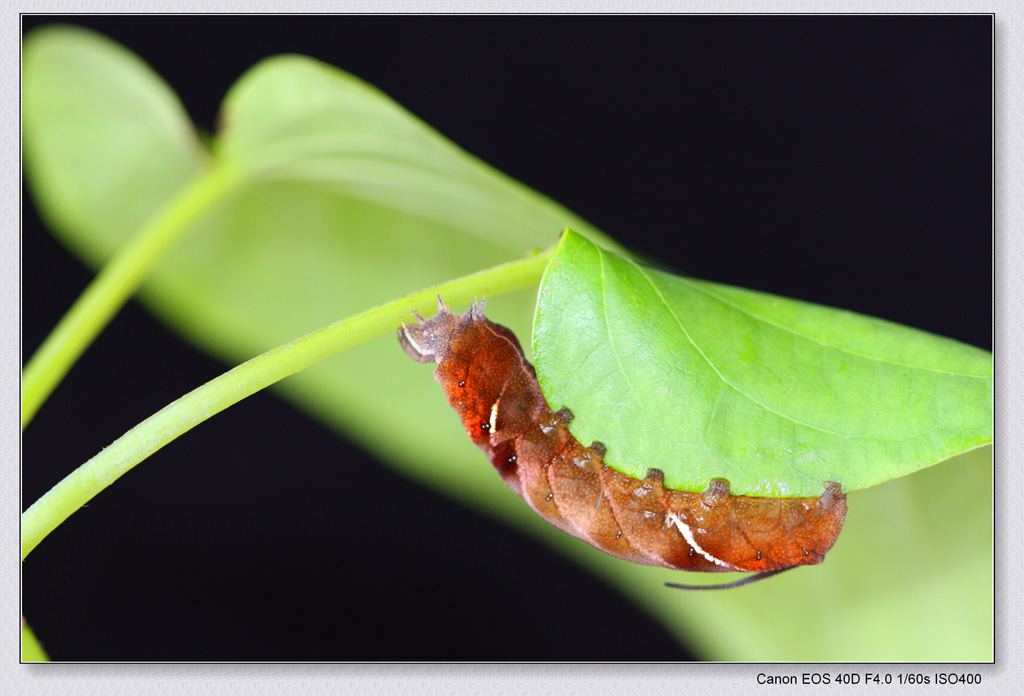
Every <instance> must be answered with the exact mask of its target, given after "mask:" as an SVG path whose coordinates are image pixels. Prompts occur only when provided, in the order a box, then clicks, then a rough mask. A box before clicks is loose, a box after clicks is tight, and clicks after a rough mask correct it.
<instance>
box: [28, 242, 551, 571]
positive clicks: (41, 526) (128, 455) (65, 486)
mask: <svg viewBox="0 0 1024 696" xmlns="http://www.w3.org/2000/svg"><path fill="white" fill-rule="evenodd" d="M552 249H553V248H552ZM552 249H548V250H547V251H545V252H543V253H541V254H537V255H535V256H531V257H528V258H525V259H522V260H519V261H513V262H511V263H506V264H503V265H501V266H495V267H494V268H491V269H488V270H485V271H480V272H478V273H474V274H472V275H469V276H464V277H463V278H459V279H457V280H452V281H449V282H447V283H442V284H441V285H436V286H434V287H432V288H428V289H426V290H421V291H420V292H416V293H413V294H411V295H406V296H405V297H403V298H401V299H398V300H394V301H392V302H388V303H387V304H383V305H380V306H378V307H374V308H373V309H368V310H366V311H365V312H361V313H359V314H356V315H354V316H351V317H349V318H348V319H343V320H341V321H339V322H336V323H334V324H331V325H330V326H326V327H324V328H322V329H319V330H317V331H314V332H313V333H311V334H307V335H305V336H303V337H301V338H297V339H295V340H294V341H291V342H290V343H286V344H284V345H283V346H278V347H277V348H274V349H272V350H269V351H267V352H266V353H264V354H262V355H260V356H258V357H255V358H253V359H252V360H249V361H248V362H245V363H242V364H241V365H239V366H237V367H235V368H233V369H231V370H229V371H228V372H226V373H224V374H223V375H221V376H220V377H217V378H215V379H213V380H211V381H209V382H207V383H206V384H204V385H203V386H201V387H199V388H198V389H196V390H194V391H191V392H189V393H188V394H186V395H185V396H183V397H181V398H180V399H178V400H177V401H174V402H173V403H171V404H169V405H167V406H165V407H164V408H163V409H161V410H160V411H158V412H156V413H155V414H153V415H152V416H150V417H149V418H147V419H146V420H144V421H143V422H142V423H140V424H139V425H137V426H135V427H134V428H132V429H131V430H129V431H128V432H127V433H125V434H124V435H122V436H121V437H120V438H118V439H117V440H116V441H114V443H113V444H111V445H110V446H109V447H107V448H105V449H104V450H103V451H101V452H100V453H99V454H97V455H96V456H95V457H93V458H92V459H90V460H89V461H87V462H85V463H84V464H82V465H81V466H80V467H78V468H77V469H75V470H74V471H73V472H71V473H70V474H69V475H68V476H67V477H65V478H64V480H62V481H61V482H60V483H58V484H57V485H56V486H54V487H53V488H51V489H50V490H49V491H47V493H46V494H45V495H43V497H41V498H40V499H39V500H37V501H36V502H35V503H33V504H32V506H31V507H30V508H29V509H28V510H26V511H25V512H24V513H23V514H22V516H21V557H22V559H24V558H25V557H26V556H27V555H28V554H29V553H30V552H31V551H32V549H34V548H35V547H36V545H37V544H39V542H40V541H42V540H43V539H44V538H45V537H46V535H47V534H49V533H50V532H51V531H53V530H54V529H56V528H57V526H58V525H59V524H60V523H61V522H63V521H64V520H66V519H67V518H68V517H70V516H71V515H72V514H73V513H74V512H75V511H76V510H78V509H79V508H80V507H82V505H84V504H85V503H87V502H88V501H89V500H90V499H91V498H92V497H93V496H95V495H96V494H97V493H99V492H100V491H101V490H103V489H104V488H106V487H107V486H109V485H110V484H111V483H113V482H114V481H116V480H117V479H118V478H119V477H120V476H122V475H123V474H124V473H125V472H127V471H128V470H129V469H131V468H132V467H133V466H135V465H136V464H138V463H139V462H141V461H142V460H143V459H145V458H146V457H148V456H149V455H150V454H152V453H153V452H155V451H157V450H158V449H160V448H161V447H163V446H164V445H166V444H167V443H169V442H170V441H171V440H173V439H175V438H176V437H178V436H179V435H181V434H183V433H185V432H187V431H188V430H190V429H192V428H194V427H195V426H196V425H198V424H199V423H202V422H203V421H204V420H206V419H207V418H210V417H211V416H213V415H214V414H216V413H219V412H220V411H223V410H224V409H225V408H227V407H228V406H230V405H232V404H234V403H236V402H238V401H241V400H242V399H244V398H245V397H247V396H249V395H251V394H254V393H256V392H257V391H259V390H260V389H263V388H264V387H267V386H269V385H271V384H273V383H274V382H277V381H278V380H281V379H283V378H285V377H287V376H288V375H291V374H294V373H296V372H298V371H300V370H302V369H304V368H306V367H309V366H310V365H312V364H314V363H316V362H318V361H320V360H323V359H324V358H327V357H330V356H331V355H334V354H335V353H338V352H340V351H343V350H345V349H346V348H351V347H353V346H357V345H359V344H360V343H364V342H366V341H368V340H370V339H371V338H374V337H376V336H379V335H381V334H383V333H385V332H387V331H392V330H394V329H396V328H398V326H399V325H400V324H401V323H402V321H403V320H408V319H409V318H410V310H413V309H415V310H417V311H420V312H423V313H430V312H431V311H432V310H433V308H434V307H435V306H436V305H435V303H436V302H437V298H436V296H437V295H438V294H441V295H444V297H445V299H446V301H448V302H449V303H450V304H452V305H458V304H465V303H466V302H469V301H470V300H471V299H473V298H474V297H483V296H485V295H486V296H492V297H493V296H495V295H500V294H503V293H506V292H511V291H512V290H519V289H521V288H525V287H529V286H531V285H535V284H537V282H538V281H539V280H540V277H541V274H542V273H543V272H544V267H545V266H546V264H547V260H548V257H549V256H550V255H551V252H552Z"/></svg>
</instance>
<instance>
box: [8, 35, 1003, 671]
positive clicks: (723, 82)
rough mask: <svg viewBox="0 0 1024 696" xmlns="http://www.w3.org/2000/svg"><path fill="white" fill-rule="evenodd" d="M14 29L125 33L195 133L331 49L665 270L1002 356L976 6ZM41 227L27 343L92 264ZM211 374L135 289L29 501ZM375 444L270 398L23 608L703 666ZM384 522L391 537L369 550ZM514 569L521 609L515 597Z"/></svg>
mask: <svg viewBox="0 0 1024 696" xmlns="http://www.w3.org/2000/svg"><path fill="white" fill-rule="evenodd" d="M23 19H24V22H23V26H24V28H25V29H26V30H28V29H30V28H31V27H32V26H35V25H38V24H40V23H47V22H54V21H65V22H71V23H75V24H79V25H84V26H89V27H92V28H95V29H96V30H98V31H100V32H102V33H104V34H106V35H107V36H109V37H111V38H113V39H115V40H117V41H119V42H121V43H123V44H124V45H126V46H127V47H128V48H130V49H132V50H133V51H135V52H137V53H138V54H139V55H141V56H142V57H143V59H145V60H146V61H147V62H148V63H149V64H150V65H152V66H153V68H154V69H155V70H156V71H157V72H158V73H159V74H160V75H162V76H163V78H164V79H165V80H167V82H168V83H169V84H170V85H171V87H172V88H173V89H174V90H176V91H177V93H178V94H179V95H180V97H181V99H182V101H183V102H184V104H185V107H186V108H187V110H188V112H189V114H190V115H191V117H192V118H193V119H194V121H195V122H196V123H197V124H198V125H199V127H200V128H202V129H204V130H213V127H214V123H215V119H216V113H217V109H218V107H219V103H220V100H221V98H222V97H223V95H224V93H225V92H226V90H227V89H228V87H229V86H230V85H231V84H232V82H234V81H235V80H236V79H237V78H238V77H239V76H240V75H241V74H242V73H243V72H244V71H245V70H246V69H247V68H249V67H251V66H252V65H253V64H254V63H255V62H257V61H258V60H260V59H261V58H264V57H267V56H270V55H273V54H277V53H284V52H296V53H302V54H306V55H310V56H313V57H315V58H318V59H321V60H323V61H325V62H328V63H331V64H333V65H336V66H338V67H341V68H343V69H345V70H348V71H350V72H352V73H354V74H355V75H358V76H359V77H361V78H363V79H365V80H367V81H368V82H370V83H372V84H374V85H376V86H377V87H379V88H381V89H382V90H383V91H384V92H386V93H388V94H389V95H390V96H392V97H393V98H394V99H396V100H397V101H398V102H399V103H401V104H403V105H404V106H405V107H406V108H408V109H409V110H410V111H412V112H413V113H414V114H416V115H417V116H419V117H421V118H422V119H423V120H425V121H426V122H427V123H429V124H430V125H432V126H434V127H435V128H437V129H438V130H439V131H440V132H441V133H443V134H445V135H446V136H448V137H450V138H451V139H453V140H454V141H455V142H456V143H457V144H459V145H460V146H462V147H463V148H465V149H466V150H468V151H469V152H471V153H473V154H475V155H477V156H479V157H480V158H482V159H483V160H484V161H486V162H488V163H490V164H492V165H494V166H495V167H497V168H498V169H500V170H502V171H504V172H506V173H508V174H510V175H511V176H513V177H515V178H518V179H519V180H521V181H523V182H525V183H526V184H528V185H530V186H532V187H534V188H536V189H537V190H539V191H541V192H543V193H545V194H547V195H549V196H551V197H552V198H554V199H555V200H557V201H559V202H561V203H563V204H564V205H566V206H567V207H569V208H570V209H572V210H574V211H575V212H577V213H579V214H580V215H582V216H583V217H585V218H587V219H588V220H590V221H591V222H593V223H594V224H595V225H596V226H597V227H598V228H600V229H602V230H604V231H605V232H607V233H608V234H610V235H611V236H613V237H615V238H617V239H618V240H620V241H622V242H624V243H625V244H627V245H629V246H630V247H631V248H633V249H634V250H636V251H638V252H640V253H641V254H644V255H646V256H648V257H650V258H652V259H655V260H657V261H659V262H662V263H664V264H665V265H666V266H668V267H671V268H674V269H677V270H680V271H683V272H686V273H690V274H692V275H695V276H698V277H701V278H706V279H709V280H715V281H720V282H726V283H732V284H736V285H741V286H744V287H750V288H755V289H759V290H765V291H768V292H773V293H777V294H781V295H786V296H792V297H798V298H801V299H805V300H810V301H814V302H819V303H823V304H827V305H833V306H839V307H843V308H846V309H851V310H855V311H858V312H863V313H866V314H871V315H875V316H879V317H883V318H886V319H890V320H893V321H897V322H900V323H905V324H909V325H911V326H915V327H917V328H921V329H925V330H928V331H932V332H935V333H938V334H942V335H945V336H950V337H953V338H957V339H959V340H962V341H965V342H968V343H971V344H974V345H977V346H980V347H983V348H988V349H991V318H992V299H991V297H992V295H991V253H992V247H991V195H992V189H991V166H992V160H991V46H992V43H991V42H992V21H991V18H990V17H988V16H811V17H807V16H753V17H732V16H718V17H700V16H631V17H520V16H509V17H471V16H469V17H467V16H449V17H401V16H394V17H379V16H378V17H358V16H356V17H351V16H350V17H346V16H327V17H308V16H306V17H267V16H251V17H223V16H200V17H195V16H193V17H174V16H172V17H160V16H130V17H113V16H90V17H74V18H71V17H56V16H55V17H24V18H23ZM23 224H24V234H23V275H22V288H23V297H22V300H23V308H24V312H23V350H24V355H23V359H27V357H28V356H30V355H31V354H32V352H33V351H34V350H35V349H36V347H37V346H38V345H39V343H40V342H41V341H42V339H43V337H44V336H45V335H46V334H47V332H48V331H49V330H50V329H51V328H52V327H53V325H54V324H55V323H56V322H57V320H58V319H59V318H60V316H61V315H62V314H63V312H64V311H65V310H66V309H67V308H68V306H69V305H70V304H71V302H72V301H73V300H74V298H75V297H76V296H77V295H78V294H79V293H80V292H81V291H82V289H83V288H84V287H85V286H86V284H87V283H88V281H89V279H90V277H91V274H90V273H89V272H88V271H86V270H85V269H84V268H83V266H82V265H81V264H80V263H79V262H77V261H76V260H75V259H74V258H72V257H70V256H69V255H68V253H67V252H65V251H64V250H63V248H62V247H61V246H60V245H59V244H57V243H56V242H55V241H54V240H53V239H52V238H51V237H50V236H49V235H48V234H47V233H46V232H45V230H44V228H43V227H42V225H41V223H40V221H39V219H38V217H37V215H36V212H35V210H34V209H33V207H32V204H31V200H30V199H29V198H28V197H26V202H25V205H24V215H23ZM154 361H155V362H156V363H157V364H159V365H160V366H161V368H160V370H159V371H156V372H154V370H153V369H152V365H153V364H154ZM223 370H224V366H223V365H220V364H218V363H216V362H213V361H211V360H209V359H208V358H206V357H204V356H201V355H198V354H196V353H195V352H194V351H192V350H191V349H190V348H189V347H188V346H186V345H185V344H183V343H182V342H181V341H180V340H178V339H177V338H176V337H175V336H173V335H171V334H169V333H168V332H166V331H165V330H164V329H163V328H162V327H161V326H160V325H159V324H157V323H156V322H155V321H154V320H153V319H152V318H151V317H150V316H149V315H148V314H147V313H146V312H145V311H144V310H143V309H141V308H140V307H139V306H138V305H136V304H134V303H131V304H129V305H128V306H127V307H126V308H125V309H124V310H123V311H122V312H121V313H120V314H119V315H118V317H117V318H116V319H115V320H114V322H113V323H112V324H111V326H110V327H109V328H108V329H107V330H106V331H105V332H104V333H103V334H102V335H101V336H100V338H99V339H98V340H97V341H96V343H95V344H94V345H93V346H92V347H91V348H90V349H89V350H88V351H87V353H86V354H85V355H84V356H83V358H82V359H81V360H80V361H79V363H78V364H77V365H76V366H75V367H74V368H73V370H72V371H71V373H70V374H69V375H68V376H67V378H66V379H65V380H64V382H63V383H62V384H61V385H60V387H59V388H58V390H57V391H56V392H55V393H54V395H53V396H52V397H51V398H50V400H49V401H48V402H47V403H46V404H45V405H44V407H43V408H42V409H41V411H40V412H39V414H38V415H37V416H36V417H35V419H34V421H33V422H32V423H31V425H30V426H29V428H28V429H27V430H26V432H25V434H24V438H23V455H24V463H25V466H24V467H23V478H22V483H23V497H24V501H25V506H26V507H27V505H28V504H29V503H31V502H32V501H34V500H35V499H36V498H38V497H39V496H40V495H41V494H42V493H43V492H45V491H46V490H47V489H48V488H49V487H50V486H52V485H53V484H54V483H56V482H57V481H58V480H59V479H60V478H61V477H62V476H64V475H65V474H66V473H67V472H68V471H70V470H71V468H73V467H74V466H76V465H78V464H79V463H81V462H82V461H84V460H85V459H87V458H88V457H90V456H92V455H93V454H95V453H96V452H97V451H98V450H99V449H100V448H102V447H103V446H105V445H106V444H108V443H109V442H111V441H112V440H113V439H115V438H116V437H118V436H119V435H120V434H122V433H123V432H124V431H125V430H127V429H128V428H129V427H131V426H132V425H134V424H135V423H137V422H139V421H141V420H142V419H144V418H145V417H146V416H148V415H150V414H151V413H153V412H155V411H156V410H158V409H159V408H160V407H162V406H164V405H166V404H167V403H168V402H170V401H171V400H173V399H175V398H177V397H178V396H180V395H181V394H183V393H184V392H185V391H188V390H189V389H192V388H193V387H195V386H198V385H199V384H201V383H203V382H205V381H207V380H209V379H211V378H213V377H215V376H217V375H218V374H220V373H221V372H222V371H223ZM200 453H201V454H200ZM365 456H366V455H365V454H363V453H362V452H360V451H359V450H357V449H355V448H354V447H352V446H350V445H348V444H347V443H345V442H342V441H340V440H338V439H337V438H336V437H335V436H334V435H333V434H331V433H330V432H328V431H327V430H326V429H325V428H323V427H321V426H320V425H318V424H316V423H314V422H311V421H309V420H307V419H305V418H304V417H302V416H301V415H300V414H298V413H296V412H295V411H293V410H292V409H291V408H289V407H288V406H287V405H285V404H283V403H282V402H280V401H279V400H277V399H276V398H275V397H273V396H271V395H269V394H265V393H263V394H259V395H256V396H254V397H252V398H250V399H248V400H246V401H244V402H242V403H241V404H239V405H238V406H236V407H232V408H231V409H229V410H228V411H227V412H225V413H223V414H221V415H218V416H217V417H216V418H214V419H213V420H212V421H211V422H209V423H206V424H204V425H202V426H200V427H199V428H198V429H196V430H195V431H193V432H191V433H189V434H188V435H186V436H185V437H183V438H181V439H180V440H178V441H176V442H174V443H172V445H171V446H169V447H167V448H165V449H164V450H162V451H161V452H159V453H158V454H157V455H155V456H154V457H152V458H151V459H150V460H149V461H147V462H146V463H145V464H144V465H142V466H139V467H137V468H136V469H134V470H133V471H131V472H130V473H129V474H128V475H127V476H125V477H124V478H123V479H121V480H119V481H118V482H117V483H116V484H115V485H113V486H112V487H110V488H109V489H107V490H106V491H104V492H103V493H102V494H101V495H100V496H98V497H97V498H96V499H95V500H94V501H93V502H92V503H91V504H90V505H89V506H88V507H87V508H85V509H83V510H82V511H80V512H78V513H76V514H75V515H74V516H72V517H71V518H70V519H69V520H68V521H67V522H65V523H64V524H63V525H62V526H61V527H60V528H59V529H58V530H57V531H56V532H54V533H53V534H52V535H51V536H50V537H48V538H47V539H46V540H45V541H44V542H43V543H42V544H41V545H40V546H39V548H37V549H36V550H35V551H34V552H33V553H32V555H31V556H30V557H29V558H28V560H27V561H26V563H25V564H24V570H23V612H24V614H25V616H26V617H27V618H28V620H29V622H30V623H31V624H32V626H33V627H34V628H35V630H36V631H37V634H38V635H39V636H40V638H41V639H42V640H43V642H44V644H45V647H46V648H47V649H48V650H49V651H50V654H51V656H52V657H53V658H54V659H58V660H61V659H62V660H188V661H194V660H384V661H393V660H602V661H603V660H678V659H688V658H693V657H697V656H699V654H700V653H699V650H700V646H692V647H693V649H694V651H695V652H694V653H687V652H685V651H684V650H682V649H680V648H678V647H677V645H676V644H675V643H674V642H673V641H672V639H671V638H670V637H669V635H668V634H667V633H666V632H665V631H664V629H662V628H661V627H660V625H659V624H657V623H655V622H653V621H652V620H651V619H650V618H648V617H647V616H646V615H645V614H643V613H641V612H640V611H639V610H638V609H636V608H635V607H633V606H632V605H631V604H630V603H629V602H628V601H627V600H624V599H622V598H621V597H620V596H619V595H617V594H616V593H614V592H613V591H612V590H610V589H609V588H607V587H605V586H604V585H603V584H602V583H601V582H600V581H598V580H595V579H594V578H593V577H591V576H589V575H587V574H585V573H583V572H582V571H580V570H578V569H577V568H576V567H575V566H574V565H571V564H568V563H567V562H565V561H563V560H562V559H561V558H560V557H558V556H556V555H554V554H552V553H550V552H548V551H547V550H546V549H545V548H542V547H540V546H538V545H537V544H535V543H533V542H531V541H529V540H527V539H525V538H523V537H521V536H520V535H518V534H516V533H513V532H510V531H509V530H507V529H506V528H504V527H502V526H500V525H497V524H495V523H493V522H491V521H490V520H488V519H483V518H480V517H478V516H477V515H475V514H472V513H469V512H467V511H465V510H463V509H462V508H460V507H458V506H455V505H452V504H450V503H449V502H447V501H445V500H441V499H439V498H437V497H436V496H434V495H433V494H430V493H428V492H426V491H424V490H422V489H420V488H419V487H418V486H416V485H414V484H411V483H409V482H407V481H405V480H404V479H401V478H399V477H397V476H393V475H391V474H390V473H387V472H388V470H387V469H384V471H385V473H384V474H381V467H378V466H376V465H368V466H364V465H361V464H360V460H361V459H364V458H365ZM209 461H217V462H218V465H217V466H216V467H209V466H206V465H204V462H209ZM220 462H227V463H226V464H224V465H221V464H220ZM232 462H235V463H234V464H232ZM338 462H343V463H344V465H345V470H346V476H347V477H349V478H348V479H347V480H349V482H350V483H351V484H352V488H351V490H352V491H358V490H360V489H361V488H362V484H365V485H367V486H369V485H380V484H379V483H375V482H379V481H380V480H383V481H385V482H386V483H385V485H386V486H387V489H388V491H389V492H388V497H389V500H390V504H391V505H393V506H394V509H395V510H415V514H416V520H417V523H416V524H415V525H411V524H409V521H408V518H407V517H405V516H403V515H400V514H381V513H380V512H379V511H378V512H377V513H375V514H376V516H377V518H378V519H376V521H375V522H374V523H373V526H374V529H375V532H374V534H371V535H366V534H346V532H345V530H346V529H362V528H365V524H366V521H365V516H366V515H367V512H366V511H365V510H361V509H360V508H359V507H358V506H357V505H352V504H350V503H351V498H352V497H353V495H352V494H351V492H344V491H338V490H335V489H333V488H332V486H331V484H330V482H331V481H333V480H335V479H334V477H335V475H336V472H337V467H338ZM360 472H363V473H360ZM353 476H355V477H358V476H365V477H366V478H365V481H361V480H360V479H358V478H355V479H352V477H353ZM381 476H383V477H384V478H383V479H381V478H380V477H381ZM240 481H241V483H240ZM495 484H496V485H500V484H499V483H498V480H497V477H496V478H495ZM342 499H344V500H345V501H346V502H345V504H342V503H341V500H342ZM311 511H312V512H311ZM314 520H316V521H322V520H328V522H329V523H328V524H319V523H316V522H314ZM396 538H401V539H403V540H404V542H403V543H404V549H405V551H404V552H403V555H402V556H401V557H400V558H394V559H391V560H388V559H384V558H381V557H380V553H379V549H378V548H377V545H378V544H379V543H380V540H381V539H396ZM438 539H456V540H458V541H457V542H456V544H455V546H452V545H451V543H448V544H439V543H437V540H438ZM410 567H412V568H414V569H415V572H414V573H413V575H415V576H416V578H417V579H416V582H415V583H414V584H412V585H410V584H408V582H407V581H400V580H399V578H406V577H408V575H409V573H408V569H409V568H410ZM497 578H500V579H501V581H500V582H495V580H496V579H497ZM509 587H518V588H521V591H523V592H531V593H535V595H536V597H537V601H536V602H535V603H534V605H533V608H532V609H526V610H517V611H516V612H515V613H514V614H512V615H509V614H508V613H507V612H506V611H505V610H504V604H503V602H504V600H505V597H504V596H503V594H502V592H503V591H504V592H507V591H508V590H507V589H505V590H502V588H509ZM554 597H562V598H565V599H560V600H559V601H557V602H556V601H555V600H554ZM569 598H571V599H569Z"/></svg>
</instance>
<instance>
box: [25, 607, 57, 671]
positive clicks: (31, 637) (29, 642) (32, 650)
mask: <svg viewBox="0 0 1024 696" xmlns="http://www.w3.org/2000/svg"><path fill="white" fill-rule="evenodd" d="M21 661H22V662H49V661H50V657H49V655H47V654H46V651H45V650H43V645H42V643H40V642H39V639H38V638H36V634H35V633H33V632H32V629H31V628H29V627H28V624H27V623H25V617H24V616H23V617H21Z"/></svg>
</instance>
